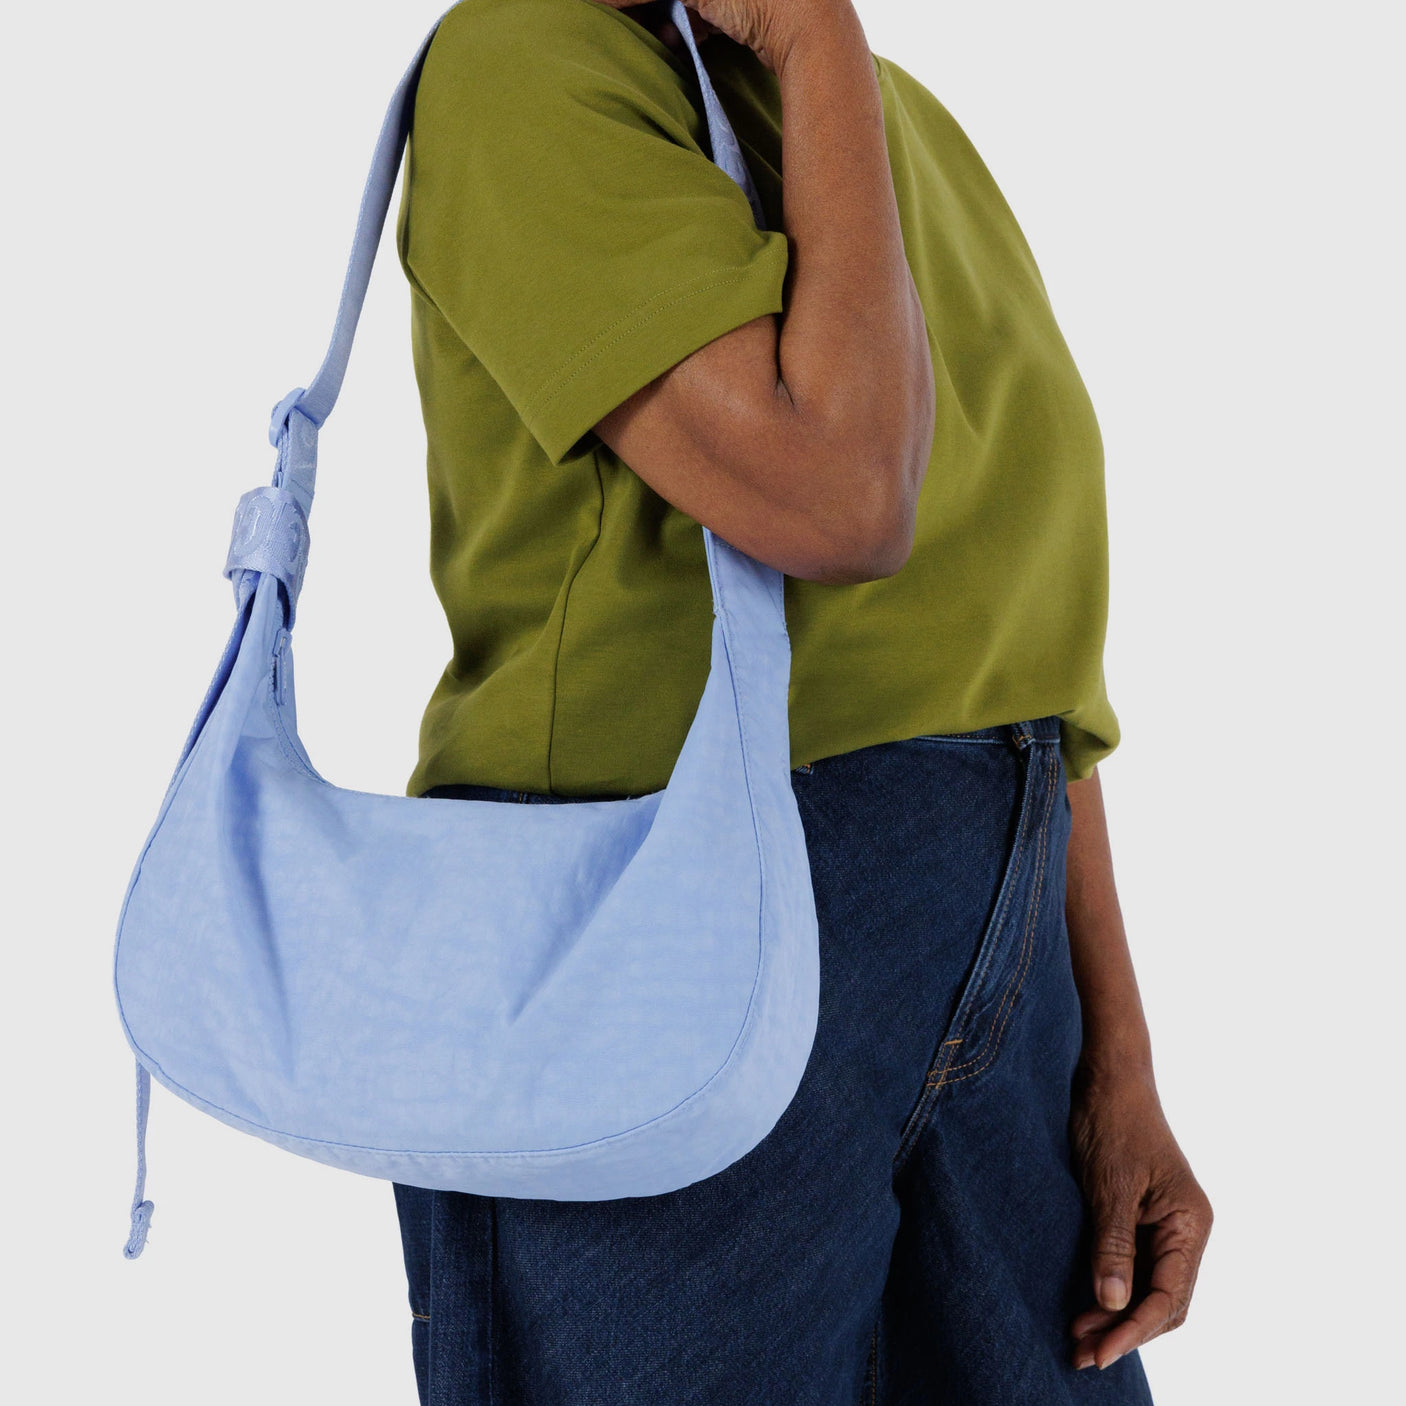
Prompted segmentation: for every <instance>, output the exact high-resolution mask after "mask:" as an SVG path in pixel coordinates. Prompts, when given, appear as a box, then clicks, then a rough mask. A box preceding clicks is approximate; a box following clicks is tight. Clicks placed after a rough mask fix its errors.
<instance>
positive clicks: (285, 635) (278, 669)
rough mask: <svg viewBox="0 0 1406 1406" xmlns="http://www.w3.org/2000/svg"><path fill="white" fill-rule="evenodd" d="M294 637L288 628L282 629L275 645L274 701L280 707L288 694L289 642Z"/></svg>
mask: <svg viewBox="0 0 1406 1406" xmlns="http://www.w3.org/2000/svg"><path fill="white" fill-rule="evenodd" d="M292 638H293V636H292V635H291V634H290V633H289V632H288V630H287V629H286V628H280V629H279V631H278V637H277V638H276V639H275V640H274V645H273V699H274V702H275V703H278V704H279V705H280V706H281V705H282V703H283V700H284V698H285V697H286V696H287V692H288V662H287V657H286V656H287V653H288V642H289V640H291V639H292Z"/></svg>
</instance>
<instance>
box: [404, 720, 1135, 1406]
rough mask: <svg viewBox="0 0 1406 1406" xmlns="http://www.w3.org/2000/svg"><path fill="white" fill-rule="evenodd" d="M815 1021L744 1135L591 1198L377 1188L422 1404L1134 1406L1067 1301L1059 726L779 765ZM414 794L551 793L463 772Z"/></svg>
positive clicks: (1071, 1014) (1070, 1261) (1073, 1013)
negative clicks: (700, 1170)
mask: <svg viewBox="0 0 1406 1406" xmlns="http://www.w3.org/2000/svg"><path fill="white" fill-rule="evenodd" d="M792 785H793V788H794V791H795V795H796V798H797V802H798V805H799V808H800V813H801V817H802V820H803V822H804V825H805V831H806V843H807V851H808V854H809V857H810V864H811V871H812V879H813V884H814V889H815V895H816V903H817V908H818V912H819V917H820V944H821V993H820V1003H821V1004H820V1024H819V1030H818V1033H817V1036H816V1041H815V1046H814V1049H813V1051H812V1053H811V1057H810V1062H809V1064H808V1065H807V1068H806V1072H805V1076H804V1078H803V1080H802V1082H801V1086H800V1089H799V1090H798V1092H797V1094H796V1096H795V1098H794V1100H793V1101H792V1103H791V1105H790V1106H789V1107H788V1109H787V1110H786V1112H785V1113H784V1114H783V1116H782V1118H781V1120H780V1122H779V1123H778V1124H777V1125H776V1127H775V1128H774V1129H773V1130H772V1132H771V1133H770V1134H769V1135H768V1136H767V1137H766V1138H764V1139H763V1140H762V1142H761V1143H759V1144H758V1145H757V1146H756V1147H755V1148H754V1149H753V1150H752V1151H751V1152H749V1153H748V1154H747V1155H746V1156H744V1157H743V1158H741V1159H740V1160H739V1161H737V1162H735V1163H733V1164H732V1165H731V1166H730V1167H728V1168H726V1169H725V1170H724V1171H722V1172H720V1173H718V1174H717V1175H715V1176H712V1177H709V1178H707V1179H706V1180H704V1181H701V1182H697V1183H695V1184H693V1185H691V1186H687V1187H684V1188H683V1189H682V1190H679V1191H674V1192H670V1193H668V1194H667V1195H662V1196H651V1197H638V1198H628V1199H621V1200H614V1201H595V1202H579V1201H540V1200H519V1199H510V1198H503V1197H480V1196H473V1195H466V1194H463V1193H458V1192H442V1191H426V1190H421V1189H417V1188H412V1187H406V1186H396V1188H395V1196H396V1204H397V1209H398V1212H399V1216H400V1224H401V1232H402V1238H403V1242H404V1247H405V1263H406V1270H407V1274H408V1278H409V1282H410V1306H411V1311H412V1314H413V1317H412V1327H411V1340H412V1345H413V1350H414V1357H415V1369H416V1376H417V1379H418V1382H419V1387H420V1399H421V1401H422V1403H425V1406H449V1403H454V1404H455V1406H459V1403H463V1406H489V1404H490V1403H492V1406H744V1403H745V1404H746V1406H755V1403H765V1406H821V1404H822V1403H823V1404H824V1406H831V1403H834V1406H841V1404H843V1406H860V1404H861V1403H886V1406H1046V1403H1049V1404H1050V1406H1053V1404H1054V1403H1074V1402H1077V1403H1084V1402H1105V1403H1127V1404H1128V1406H1131V1403H1147V1402H1149V1401H1150V1399H1151V1398H1150V1396H1149V1394H1148V1389H1147V1383H1146V1380H1145V1378H1144V1376H1143V1371H1142V1367H1141V1364H1140V1362H1139V1360H1138V1357H1137V1355H1136V1354H1131V1355H1129V1356H1128V1357H1126V1358H1124V1359H1123V1360H1122V1361H1120V1362H1118V1363H1117V1364H1116V1365H1115V1366H1113V1367H1111V1368H1110V1369H1108V1370H1107V1371H1105V1372H1101V1373H1100V1372H1098V1371H1097V1369H1087V1370H1085V1371H1082V1372H1075V1371H1074V1370H1073V1369H1072V1368H1071V1367H1070V1365H1069V1361H1070V1351H1069V1349H1070V1343H1069V1339H1068V1335H1067V1327H1068V1323H1069V1321H1070V1319H1071V1318H1073V1317H1074V1315H1075V1314H1076V1313H1078V1312H1079V1311H1081V1310H1082V1309H1083V1308H1085V1307H1087V1306H1089V1305H1090V1303H1091V1294H1090V1275H1089V1268H1088V1238H1087V1225H1086V1219H1085V1212H1084V1206H1083V1200H1082V1197H1081V1195H1080V1192H1079V1188H1078V1185H1077V1184H1076V1182H1075V1179H1074V1176H1073V1174H1072V1172H1071V1167H1070V1161H1069V1149H1068V1141H1067V1133H1066V1124H1067V1120H1068V1114H1069V1096H1070V1081H1071V1075H1072V1072H1073V1068H1074V1063H1075V1060H1076V1058H1077V1055H1078V1050H1079V1039H1080V1018H1079V1004H1078V997H1077V993H1076V991H1075V988H1074V984H1073V979H1072V976H1071V972H1070V963H1069V952H1068V940H1067V935H1066V931H1065V926H1064V859H1065V848H1066V843H1067V839H1068V831H1069V808H1068V801H1067V799H1066V796H1065V778H1064V772H1063V767H1062V764H1061V760H1060V753H1059V725H1058V720H1057V719H1055V718H1041V719H1039V720H1036V721H1034V722H1029V723H1017V724H1014V725H1012V726H1009V727H997V728H988V729H984V730H982V731H980V732H973V733H965V734H962V735H960V736H921V737H913V738H909V739H906V740H904V741H900V742H889V743H883V744H881V745H878V746H873V747H866V748H862V749H860V750H858V751H853V752H847V753H843V754H840V755H836V756H830V757H823V758H821V759H820V760H818V761H816V762H812V763H809V764H807V765H805V766H802V767H797V768H796V769H795V770H794V771H793V772H792ZM434 794H437V795H452V794H462V795H471V796H475V797H478V798H480V799H498V800H503V801H526V802H528V803H533V802H538V803H555V802H559V801H563V800H565V799H567V798H562V797H551V796H538V795H535V794H532V793H523V792H517V791H510V790H502V789H499V788H490V787H472V786H463V787H441V788H435V791H434Z"/></svg>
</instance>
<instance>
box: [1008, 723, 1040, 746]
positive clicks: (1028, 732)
mask: <svg viewBox="0 0 1406 1406" xmlns="http://www.w3.org/2000/svg"><path fill="white" fill-rule="evenodd" d="M1034 740H1035V731H1034V729H1033V728H1032V727H1031V726H1030V724H1029V723H1012V724H1011V741H1012V742H1013V743H1015V749H1016V751H1017V752H1023V751H1024V750H1025V749H1026V748H1027V747H1028V746H1029V745H1030V744H1031V743H1032V742H1033V741H1034Z"/></svg>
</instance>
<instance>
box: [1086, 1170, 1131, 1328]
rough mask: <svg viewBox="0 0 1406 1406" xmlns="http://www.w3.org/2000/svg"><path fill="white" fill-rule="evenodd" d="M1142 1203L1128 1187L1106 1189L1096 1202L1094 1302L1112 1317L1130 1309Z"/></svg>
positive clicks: (1094, 1209)
mask: <svg viewBox="0 0 1406 1406" xmlns="http://www.w3.org/2000/svg"><path fill="white" fill-rule="evenodd" d="M1140 1201H1141V1197H1140V1196H1139V1194H1138V1191H1137V1189H1136V1188H1134V1187H1132V1186H1131V1185H1128V1184H1121V1185H1114V1186H1109V1187H1105V1188H1104V1189H1103V1191H1102V1192H1101V1193H1100V1194H1099V1195H1098V1196H1097V1197H1096V1198H1095V1200H1094V1205H1093V1213H1094V1252H1093V1271H1094V1298H1095V1299H1097V1300H1098V1304H1099V1307H1100V1308H1103V1309H1107V1310H1108V1311H1109V1312H1112V1313H1117V1312H1120V1311H1121V1310H1122V1309H1125V1308H1127V1306H1128V1300H1129V1299H1130V1298H1131V1296H1132V1286H1133V1257H1134V1255H1135V1254H1136V1250H1137V1226H1138V1214H1139V1212H1140V1211H1141V1209H1142V1207H1141V1205H1140V1204H1139V1203H1140Z"/></svg>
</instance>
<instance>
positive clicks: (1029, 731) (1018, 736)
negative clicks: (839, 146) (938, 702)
mask: <svg viewBox="0 0 1406 1406" xmlns="http://www.w3.org/2000/svg"><path fill="white" fill-rule="evenodd" d="M918 735H919V736H920V737H928V738H933V739H935V740H940V741H944V742H1014V743H1015V745H1016V746H1018V747H1019V746H1023V745H1025V744H1026V743H1029V742H1058V741H1059V716H1058V715H1057V714H1055V713H1051V714H1049V715H1048V716H1047V717H1043V718H1028V719H1026V720H1025V721H1023V722H1018V723H998V724H997V725H996V726H994V727H979V728H976V729H975V730H974V731H972V732H924V733H920V734H918Z"/></svg>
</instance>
